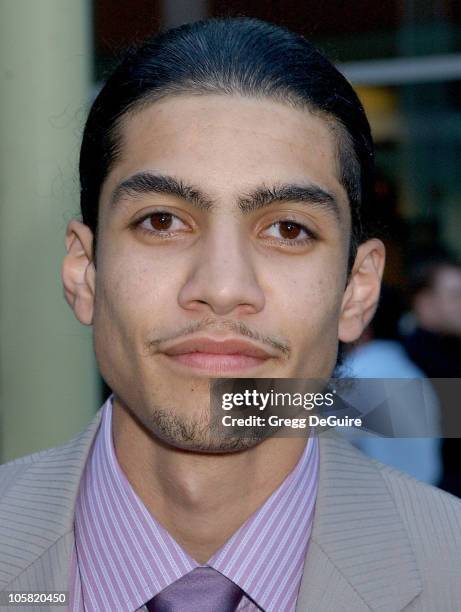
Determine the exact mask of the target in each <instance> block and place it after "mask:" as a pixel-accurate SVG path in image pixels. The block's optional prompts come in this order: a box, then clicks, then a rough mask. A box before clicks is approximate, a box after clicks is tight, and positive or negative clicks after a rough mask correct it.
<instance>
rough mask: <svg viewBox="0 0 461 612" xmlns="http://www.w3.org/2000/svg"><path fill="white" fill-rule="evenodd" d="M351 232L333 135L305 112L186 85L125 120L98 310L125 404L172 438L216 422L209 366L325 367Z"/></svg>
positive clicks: (102, 346)
mask: <svg viewBox="0 0 461 612" xmlns="http://www.w3.org/2000/svg"><path fill="white" fill-rule="evenodd" d="M133 177H135V178H134V179H133ZM349 235H350V213H349V206H348V199H347V195H346V192H345V190H344V188H343V187H342V185H341V184H340V182H339V180H338V167H337V161H336V155H335V141H334V136H333V135H332V133H331V131H330V129H329V126H328V124H327V123H326V122H325V121H324V120H323V119H321V118H319V117H316V116H314V115H313V114H311V113H309V112H308V111H305V110H296V109H293V108H290V107H288V106H285V105H282V104H279V103H276V102H271V101H268V100H262V101H258V100H255V99H246V98H240V97H230V96H211V95H206V96H179V97H175V98H169V99H165V100H164V101H161V102H156V103H153V104H151V105H150V106H148V107H146V108H144V109H143V110H140V111H138V112H136V113H135V114H133V115H131V116H129V117H127V118H125V119H124V121H123V124H122V126H121V156H120V158H119V159H118V160H117V162H116V163H115V164H114V166H113V168H112V170H111V172H110V174H109V175H108V177H107V179H106V181H105V183H104V185H103V189H102V193H101V198H100V215H99V233H98V248H97V268H96V276H95V279H96V280H95V282H96V290H95V302H94V316H93V324H94V342H95V349H96V355H97V360H98V363H99V366H100V369H101V372H102V375H103V376H104V378H105V379H106V380H107V382H108V384H109V385H110V386H111V388H112V389H113V390H114V393H115V395H116V398H117V401H119V402H120V403H121V404H122V405H125V406H126V407H128V408H129V409H130V410H131V412H133V413H134V414H135V415H136V416H137V417H138V418H139V420H140V421H141V422H142V423H144V424H145V425H146V426H147V427H148V428H150V429H151V430H152V431H154V433H157V434H158V435H160V436H161V437H163V438H166V439H168V441H170V442H171V437H172V436H171V435H170V434H169V433H168V432H166V430H167V429H168V428H169V431H170V433H171V431H172V428H171V427H170V426H171V423H172V420H171V419H173V420H174V427H175V428H176V429H178V427H179V429H180V428H181V424H182V423H186V422H187V423H188V425H190V426H192V429H193V425H194V422H195V421H197V422H198V421H200V420H201V422H203V410H204V406H209V380H210V378H215V377H245V378H250V377H268V378H272V377H281V378H291V377H293V378H326V377H328V376H329V375H330V374H331V372H332V369H333V367H334V364H335V360H336V353H337V342H338V335H339V336H341V333H338V325H339V321H340V317H341V313H342V309H343V306H342V301H343V296H344V289H345V286H346V281H347V269H346V262H347V254H348V248H349ZM154 415H156V416H154ZM159 415H160V417H159ZM165 423H166V424H165ZM188 431H189V434H190V431H191V430H190V428H189V430H188ZM165 432H166V433H165ZM189 434H188V435H189ZM190 435H193V434H190ZM173 437H174V436H173Z"/></svg>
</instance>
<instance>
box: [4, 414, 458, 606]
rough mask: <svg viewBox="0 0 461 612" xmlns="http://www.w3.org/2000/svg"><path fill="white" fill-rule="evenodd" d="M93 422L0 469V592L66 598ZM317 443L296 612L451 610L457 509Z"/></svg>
mask: <svg viewBox="0 0 461 612" xmlns="http://www.w3.org/2000/svg"><path fill="white" fill-rule="evenodd" d="M100 416H101V415H100V413H98V414H97V415H96V417H95V419H94V420H93V422H92V423H91V424H90V426H89V427H88V428H87V429H86V430H85V431H84V432H83V433H82V434H81V435H79V436H78V437H77V438H75V439H74V440H72V441H71V442H69V443H68V444H66V445H65V446H62V447H60V448H56V449H50V450H48V451H44V452H40V453H37V454H34V455H30V456H28V457H24V458H22V459H19V460H16V461H14V462H12V463H9V464H6V465H4V466H2V467H1V468H0V591H2V590H4V591H44V590H54V591H67V590H68V588H69V584H68V583H69V559H70V553H71V550H72V545H73V516H74V505H75V500H76V496H77V490H78V485H79V481H80V478H81V475H82V472H83V468H84V466H85V462H86V459H87V456H88V453H89V450H90V446H91V443H92V441H93V439H94V437H95V434H96V431H97V429H98V425H99V422H100ZM319 438H320V479H319V490H318V498H317V504H316V510H315V518H314V527H313V532H312V536H311V540H310V543H309V549H308V553H307V557H306V563H305V568H304V574H303V579H302V584H301V589H300V594H299V598H298V604H297V610H298V612H301V611H302V612H365V611H369V610H373V611H378V610H379V611H380V612H398V611H401V610H406V611H409V612H410V611H411V612H413V611H421V612H460V611H461V501H460V500H458V499H457V498H454V497H452V496H451V495H448V494H445V493H443V492H441V491H438V490H437V489H435V488H433V487H429V486H427V485H424V484H421V483H419V482H417V481H415V480H413V479H412V478H410V477H407V476H405V475H403V474H401V473H399V472H397V471H395V470H392V469H390V468H388V467H386V466H383V465H381V464H378V463H376V462H372V461H370V460H369V459H368V458H366V457H365V456H364V455H363V454H362V453H360V452H359V451H357V450H356V449H355V448H354V447H352V446H351V445H350V444H349V443H348V442H346V441H345V440H343V439H341V438H340V437H338V436H337V435H335V434H333V433H327V434H321V435H320V436H319ZM1 609H7V608H3V606H1ZM8 609H10V610H13V609H16V610H18V609H20V608H18V606H16V607H15V608H8ZM24 610H43V611H45V610H47V611H50V610H56V611H59V610H60V611H61V612H62V610H63V607H54V608H53V607H50V606H48V607H46V606H45V607H44V606H42V607H33V608H31V607H25V608H24ZM111 612H113V611H111ZM185 612H187V611H185Z"/></svg>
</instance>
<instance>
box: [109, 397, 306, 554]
mask: <svg viewBox="0 0 461 612" xmlns="http://www.w3.org/2000/svg"><path fill="white" fill-rule="evenodd" d="M112 432H113V439H114V446H115V453H116V455H117V459H118V462H119V464H120V467H121V468H122V470H123V471H124V473H125V475H126V477H127V478H128V481H129V482H130V484H131V486H132V487H133V489H134V490H135V492H136V493H137V495H138V496H139V497H140V498H141V500H142V501H143V503H144V505H145V506H146V508H147V509H148V510H149V512H150V513H151V514H152V515H153V516H154V517H155V519H156V520H158V521H159V523H160V524H162V525H163V527H164V528H165V529H166V530H167V531H168V532H169V533H170V534H171V535H172V536H173V538H174V539H175V540H176V541H177V542H178V544H180V545H181V546H182V547H183V548H184V550H186V551H187V552H188V553H189V555H190V556H191V557H192V558H194V559H195V560H196V561H198V562H199V563H202V564H203V563H206V562H207V561H208V559H209V558H210V557H211V556H213V554H214V553H215V552H217V551H218V550H219V549H220V548H221V547H222V546H223V545H224V544H225V542H226V541H227V540H228V539H229V538H230V537H231V536H232V535H233V534H234V533H235V531H237V529H238V528H239V527H240V526H241V525H243V523H244V522H245V521H246V520H247V519H248V518H249V517H250V516H251V515H252V514H253V513H254V512H255V511H256V510H257V509H258V508H259V507H260V506H261V505H262V504H263V503H264V502H265V501H266V499H267V498H268V497H269V496H270V495H271V494H272V493H273V492H274V491H275V489H276V488H277V487H278V486H279V485H280V484H281V483H282V482H283V481H284V480H285V478H286V477H287V476H288V474H289V473H290V472H291V471H292V470H293V468H294V467H295V466H296V464H297V462H298V461H299V459H300V457H301V454H302V452H303V450H304V448H305V445H306V439H305V438H268V439H266V440H264V441H262V442H260V443H259V444H257V445H256V446H254V447H252V448H249V449H247V450H244V451H239V452H234V453H223V454H211V453H207V454H205V453H195V452H193V451H185V450H182V449H178V448H175V447H173V446H169V445H166V444H164V443H162V442H161V441H160V440H158V439H157V438H156V437H155V436H153V435H152V434H150V433H149V432H148V431H147V430H146V429H145V428H144V427H143V426H142V425H141V424H140V423H139V422H138V421H137V420H136V419H135V418H134V417H133V415H132V414H131V413H130V412H129V411H128V410H127V409H126V408H125V407H123V406H121V404H120V403H119V402H118V401H117V399H115V400H114V402H113V420H112Z"/></svg>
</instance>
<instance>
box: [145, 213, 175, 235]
mask: <svg viewBox="0 0 461 612" xmlns="http://www.w3.org/2000/svg"><path fill="white" fill-rule="evenodd" d="M149 222H150V225H151V226H152V227H153V229H155V230H157V231H159V232H161V231H165V230H169V229H170V228H171V225H172V223H173V215H172V214H171V213H166V212H156V213H153V214H152V215H150V216H149Z"/></svg>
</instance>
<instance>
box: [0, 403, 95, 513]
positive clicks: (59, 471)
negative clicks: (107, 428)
mask: <svg viewBox="0 0 461 612" xmlns="http://www.w3.org/2000/svg"><path fill="white" fill-rule="evenodd" d="M100 419H101V411H99V412H98V413H97V414H96V416H95V417H94V419H93V421H92V422H91V423H90V424H89V426H88V427H87V428H86V429H85V430H84V431H83V432H81V433H80V434H78V435H77V436H76V437H74V438H73V439H72V440H70V441H69V442H67V443H66V444H64V445H62V446H57V447H54V448H49V449H46V450H42V451H39V452H36V453H33V454H31V455H26V456H24V457H20V458H19V459H15V460H13V461H10V462H8V463H5V464H3V465H0V507H1V505H2V501H3V500H4V499H5V497H6V494H7V493H11V492H12V490H13V489H14V488H16V487H18V486H20V487H21V488H22V489H23V491H22V496H23V498H24V499H25V498H27V497H29V493H30V495H32V494H33V492H32V488H33V489H34V491H35V490H36V489H37V488H40V487H41V486H43V487H46V486H47V484H49V483H51V482H53V481H56V480H58V481H59V480H60V481H61V482H62V483H63V484H64V483H65V482H67V481H69V482H71V481H74V480H75V476H76V475H79V474H80V473H81V471H82V470H83V467H84V464H85V461H86V458H87V456H88V453H89V450H90V447H91V444H92V442H93V440H94V437H95V435H96V432H97V430H98V427H99V423H100ZM29 485H33V487H32V488H31V489H30V490H29V489H28V486H29Z"/></svg>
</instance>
